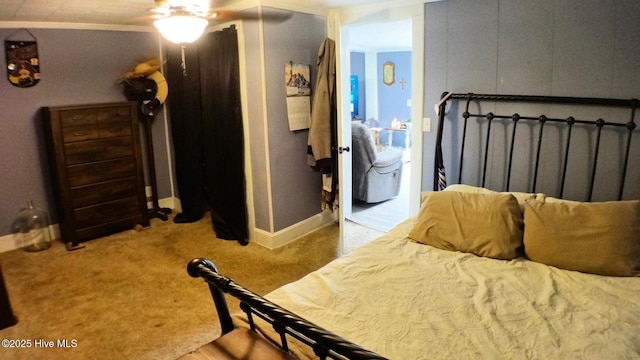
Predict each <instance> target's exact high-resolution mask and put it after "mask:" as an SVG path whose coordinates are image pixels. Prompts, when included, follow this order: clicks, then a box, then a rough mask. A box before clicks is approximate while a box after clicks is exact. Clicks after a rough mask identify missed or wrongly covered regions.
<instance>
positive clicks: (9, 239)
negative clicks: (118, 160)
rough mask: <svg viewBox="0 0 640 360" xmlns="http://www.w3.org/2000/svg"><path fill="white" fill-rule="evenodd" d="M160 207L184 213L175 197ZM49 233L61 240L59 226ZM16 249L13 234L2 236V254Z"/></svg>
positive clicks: (0, 242)
mask: <svg viewBox="0 0 640 360" xmlns="http://www.w3.org/2000/svg"><path fill="white" fill-rule="evenodd" d="M158 205H159V206H160V207H161V208H169V209H172V211H176V212H181V211H182V205H181V204H180V199H178V198H175V197H168V198H164V199H160V200H158ZM49 231H50V232H51V239H54V240H53V241H57V239H60V227H59V226H58V224H53V225H49ZM15 249H17V247H16V243H15V240H14V239H13V234H9V235H4V236H0V253H3V252H7V251H11V250H15Z"/></svg>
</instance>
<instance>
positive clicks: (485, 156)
mask: <svg viewBox="0 0 640 360" xmlns="http://www.w3.org/2000/svg"><path fill="white" fill-rule="evenodd" d="M490 102H493V103H495V104H497V103H511V104H515V105H519V104H548V105H566V106H570V105H579V106H590V107H594V106H595V107H600V108H602V109H610V108H622V109H628V115H627V116H628V119H629V120H628V122H626V123H622V122H612V121H605V120H604V119H603V118H597V119H591V120H583V119H579V118H577V117H578V116H576V117H574V116H568V117H566V118H557V117H548V116H546V115H544V114H542V115H534V116H531V115H521V114H519V113H517V112H516V113H510V114H494V113H493V112H487V113H484V114H481V113H471V112H470V110H469V109H470V104H473V103H477V104H485V103H490ZM451 103H455V104H456V105H457V106H458V107H464V111H463V112H462V114H461V116H462V119H461V121H462V123H461V124H459V126H461V127H462V136H461V140H459V141H460V144H461V146H460V147H459V148H458V149H452V152H457V151H459V159H458V164H457V165H458V169H457V170H458V174H457V175H458V176H457V178H458V179H457V182H458V183H462V175H463V164H464V156H465V145H466V142H467V137H468V131H467V128H468V125H469V120H470V119H477V121H482V122H484V128H483V130H482V131H483V132H485V134H484V135H480V136H479V137H482V140H481V142H484V146H483V149H482V148H481V149H478V150H475V149H473V151H481V152H482V154H476V155H479V158H481V161H480V164H479V165H478V166H481V167H482V169H481V170H480V169H478V171H479V172H480V175H479V176H480V178H481V181H479V184H477V185H478V186H481V187H485V185H486V180H487V174H488V171H487V164H488V162H489V161H490V159H489V153H490V151H491V144H492V137H491V136H492V128H491V126H492V124H494V123H496V121H501V122H502V125H503V126H504V127H505V133H508V132H509V130H507V128H508V127H510V134H508V135H510V137H508V138H507V140H505V142H508V144H506V145H507V146H506V147H508V151H505V153H507V152H508V154H505V156H507V158H506V159H507V164H506V165H505V169H504V171H505V172H506V173H505V174H503V176H504V182H503V184H504V188H503V189H494V190H502V191H513V189H511V187H512V184H511V180H512V179H511V177H512V172H513V161H514V150H516V151H519V149H518V145H516V131H517V129H519V128H520V127H519V126H518V125H519V124H521V123H528V124H529V125H532V126H535V127H536V130H535V131H537V134H536V135H537V136H535V135H534V136H535V137H534V141H533V145H530V146H531V147H533V148H534V149H533V151H534V152H535V160H532V161H533V164H532V167H533V170H532V175H531V179H529V185H530V188H528V189H523V190H525V191H527V192H533V193H535V192H536V191H537V190H538V186H539V183H538V180H539V178H538V174H539V170H540V166H541V161H543V159H541V156H540V153H541V149H542V147H543V145H542V144H543V135H545V132H544V130H545V124H553V125H555V126H557V127H563V126H564V129H563V130H562V133H563V135H562V139H561V140H560V141H558V142H559V143H562V142H563V143H562V144H560V145H559V147H562V148H563V149H561V151H562V154H560V155H561V160H560V161H561V162H562V163H561V166H560V169H559V172H560V173H559V174H556V175H557V177H558V179H557V181H558V184H559V185H558V191H557V194H554V195H555V196H557V197H559V198H563V195H564V191H565V188H566V186H567V183H566V181H567V173H568V170H567V168H568V164H569V162H570V159H571V155H572V154H573V155H575V154H577V153H576V151H581V152H582V153H583V154H587V155H588V156H591V158H590V159H591V160H590V169H588V172H589V178H588V185H587V188H588V189H587V195H586V197H587V199H586V201H592V197H593V191H594V184H595V180H596V173H597V170H598V165H599V161H598V160H599V159H598V156H599V155H600V154H601V141H600V140H601V137H602V132H603V128H609V129H616V131H618V133H619V135H620V136H621V137H622V136H623V135H622V134H623V133H626V134H625V135H624V137H626V140H625V144H624V147H623V148H622V149H621V152H620V157H621V158H622V160H621V171H620V175H619V179H616V181H617V182H618V184H617V199H615V200H621V199H622V198H623V193H624V192H625V182H626V181H627V170H628V169H629V159H630V151H631V148H632V137H633V136H634V134H635V133H637V132H638V131H635V130H636V122H635V113H636V109H637V108H638V106H639V105H640V102H639V101H638V99H607V98H581V97H562V96H527V95H489V94H474V93H450V92H444V93H443V94H442V96H441V100H440V102H439V103H438V104H437V111H438V128H437V134H436V149H435V164H434V165H435V166H434V177H433V190H434V191H438V190H442V189H444V188H445V187H446V186H447V181H446V174H445V169H444V168H445V167H444V158H443V150H442V147H443V132H444V128H445V124H446V123H447V121H445V120H446V119H447V112H448V109H449V108H451V109H453V108H454V107H453V106H451V105H452V104H451ZM602 109H600V110H602ZM457 110H458V111H459V110H461V109H457ZM454 121H455V119H454ZM574 125H580V126H582V127H583V128H584V129H587V131H591V132H592V133H591V134H590V135H589V136H591V137H592V138H594V139H595V140H594V142H595V145H594V144H593V143H590V144H588V145H585V147H586V149H584V148H583V149H578V150H576V149H574V147H573V146H572V145H574V144H572V138H573V137H572V136H573V134H572V130H573V129H574ZM446 126H447V127H450V126H452V125H449V124H447V125H446ZM494 126H495V124H494ZM505 137H507V136H505ZM535 142H537V144H535ZM520 151H521V149H520ZM600 161H602V160H600ZM600 165H602V164H600ZM556 175H554V176H556ZM607 176H608V175H607ZM616 176H618V175H616ZM518 190H520V189H518ZM634 196H637V195H634ZM612 200H614V199H612Z"/></svg>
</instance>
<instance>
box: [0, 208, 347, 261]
mask: <svg viewBox="0 0 640 360" xmlns="http://www.w3.org/2000/svg"><path fill="white" fill-rule="evenodd" d="M158 205H160V207H162V208H165V207H166V208H170V209H173V210H174V211H176V212H180V211H181V208H182V207H181V206H180V205H181V204H180V199H178V198H172V197H170V198H165V199H161V200H159V201H158ZM337 220H338V214H337V212H336V211H334V212H329V211H325V212H322V213H320V214H317V215H314V216H312V217H310V218H308V219H305V220H303V221H301V222H299V223H297V224H293V225H291V226H289V227H287V228H285V229H282V230H280V231H277V232H275V233H270V232H267V231H264V230H261V229H254V231H253V238H252V239H251V241H252V242H255V243H256V244H258V245H261V246H264V247H266V248H267V249H271V250H273V249H276V248H279V247H281V246H284V245H286V244H289V243H291V242H294V241H296V240H297V239H299V238H301V237H302V236H304V235H307V234H308V233H310V232H313V231H315V230H317V229H319V228H321V227H323V226H326V225H329V224H331V223H333V222H335V221H337ZM49 231H50V232H51V238H52V239H60V227H59V226H58V224H53V225H50V226H49ZM54 241H55V240H54ZM15 249H17V247H16V244H15V241H14V239H13V234H9V235H4V236H0V253H3V252H7V251H12V250H15Z"/></svg>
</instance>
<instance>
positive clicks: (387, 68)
mask: <svg viewBox="0 0 640 360" xmlns="http://www.w3.org/2000/svg"><path fill="white" fill-rule="evenodd" d="M395 81H396V66H395V65H394V64H393V63H392V62H391V61H387V62H386V63H384V64H382V83H383V84H385V85H392V84H393V83H394V82H395Z"/></svg>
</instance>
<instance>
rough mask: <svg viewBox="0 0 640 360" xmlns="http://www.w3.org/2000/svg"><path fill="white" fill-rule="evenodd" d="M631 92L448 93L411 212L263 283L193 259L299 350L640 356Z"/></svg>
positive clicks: (416, 355)
mask: <svg viewBox="0 0 640 360" xmlns="http://www.w3.org/2000/svg"><path fill="white" fill-rule="evenodd" d="M637 105H638V102H637V100H621V99H596V98H569V97H545V96H514V95H483V94H472V93H455V94H454V93H448V92H446V93H443V96H442V101H441V102H440V103H439V104H438V106H437V109H438V115H439V121H438V130H437V136H436V149H435V159H434V179H433V190H432V191H425V192H424V193H423V194H422V206H421V210H420V213H419V214H418V216H416V217H414V218H411V219H408V220H406V221H404V222H402V223H400V224H398V225H397V226H396V227H394V228H393V229H392V230H391V231H389V232H388V233H386V234H384V235H383V236H381V237H380V238H378V239H376V240H374V241H373V242H371V243H369V244H367V245H364V246H362V247H360V248H357V249H355V250H353V251H352V252H351V253H349V254H347V255H345V256H342V257H340V258H338V259H336V260H334V261H332V262H331V263H329V264H327V265H326V266H324V267H323V268H321V269H319V270H317V271H315V272H312V273H310V274H308V275H307V276H305V277H303V278H302V279H300V280H298V281H296V282H293V283H290V284H288V285H285V286H283V287H281V288H279V289H277V290H275V291H273V292H271V293H269V294H268V295H266V296H265V297H260V296H258V295H256V294H254V293H252V292H251V291H250V290H248V289H245V288H243V287H242V286H241V285H239V284H236V283H235V282H233V280H231V279H229V278H226V277H224V276H223V275H220V274H219V273H218V272H217V269H216V268H215V265H213V263H212V262H210V261H209V260H204V259H194V260H193V261H192V262H190V263H189V265H188V271H189V273H190V274H191V275H192V276H194V277H202V278H204V279H205V280H206V281H207V283H208V284H209V287H210V289H211V292H212V295H213V297H214V301H215V304H216V308H217V311H218V314H219V316H220V321H221V325H222V329H223V334H229V333H233V332H234V331H237V329H244V328H248V329H251V331H250V333H252V334H259V337H260V339H268V342H269V343H273V344H277V346H278V350H280V349H281V352H282V353H286V354H287V356H289V355H291V354H292V355H294V356H295V357H296V358H299V359H307V358H309V359H312V358H327V357H329V358H338V359H341V358H346V359H378V358H389V359H451V358H456V359H516V358H517V359H523V358H524V359H605V358H606V359H612V358H616V359H632V358H640V201H639V200H638V199H640V193H639V192H640V189H639V187H638V185H637V184H638V182H639V180H640V173H639V170H638V168H637V166H631V165H630V164H635V163H637V161H640V144H639V142H640V140H639V139H637V136H636V133H637V130H636V126H635V120H634V119H635V110H636V107H637ZM541 114H545V115H541ZM634 136H635V137H634ZM451 179H453V180H451ZM447 180H449V181H447ZM224 293H227V294H229V295H232V296H235V297H237V298H239V299H240V300H241V307H242V309H243V310H244V311H245V312H246V314H233V315H231V314H229V312H228V310H227V308H226V304H225V302H224V296H225V295H224ZM223 337H224V335H223Z"/></svg>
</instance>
